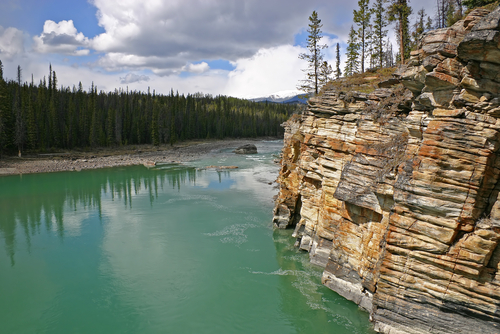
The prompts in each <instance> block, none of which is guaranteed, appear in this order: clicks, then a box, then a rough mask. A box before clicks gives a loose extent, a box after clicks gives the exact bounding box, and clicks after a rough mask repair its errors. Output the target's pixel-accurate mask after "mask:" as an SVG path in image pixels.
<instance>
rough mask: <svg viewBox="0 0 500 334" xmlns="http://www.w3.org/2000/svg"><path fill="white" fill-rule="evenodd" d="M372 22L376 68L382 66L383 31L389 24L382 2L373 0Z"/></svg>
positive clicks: (384, 31)
mask: <svg viewBox="0 0 500 334" xmlns="http://www.w3.org/2000/svg"><path fill="white" fill-rule="evenodd" d="M372 14H373V16H374V20H373V38H372V42H373V56H374V58H375V60H376V64H377V66H378V67H383V66H384V39H385V38H386V37H387V30H386V29H385V28H386V27H387V26H388V25H389V22H387V17H386V10H385V7H384V0H375V3H374V5H373V8H372Z"/></svg>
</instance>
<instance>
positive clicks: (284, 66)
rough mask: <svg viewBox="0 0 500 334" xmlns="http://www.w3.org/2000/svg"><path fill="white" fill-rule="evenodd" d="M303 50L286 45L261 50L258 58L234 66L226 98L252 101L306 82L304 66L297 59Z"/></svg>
mask: <svg viewBox="0 0 500 334" xmlns="http://www.w3.org/2000/svg"><path fill="white" fill-rule="evenodd" d="M304 51H305V49H302V48H300V47H296V46H291V45H283V46H279V47H275V48H268V49H261V50H259V51H258V52H257V54H256V55H254V56H253V57H249V58H242V59H239V60H237V61H236V62H234V65H235V67H236V68H235V69H234V70H233V71H231V73H230V74H229V80H228V83H227V86H226V89H225V94H228V95H232V96H238V97H245V98H253V97H261V96H267V95H269V94H270V93H274V92H277V91H283V90H290V89H291V88H293V87H294V86H295V85H296V84H297V83H298V81H299V80H301V79H303V77H304V73H303V72H302V71H301V68H304V63H303V61H302V60H300V59H299V58H298V57H297V55H298V54H299V53H301V52H304Z"/></svg>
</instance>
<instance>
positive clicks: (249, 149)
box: [233, 144, 257, 154]
mask: <svg viewBox="0 0 500 334" xmlns="http://www.w3.org/2000/svg"><path fill="white" fill-rule="evenodd" d="M233 153H236V154H257V146H255V145H254V144H245V145H242V146H240V147H238V148H237V149H235V150H234V151H233Z"/></svg>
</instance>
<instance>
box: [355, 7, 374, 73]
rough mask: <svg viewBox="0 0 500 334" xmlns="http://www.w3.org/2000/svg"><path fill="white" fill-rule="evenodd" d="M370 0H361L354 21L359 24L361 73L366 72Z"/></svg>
mask: <svg viewBox="0 0 500 334" xmlns="http://www.w3.org/2000/svg"><path fill="white" fill-rule="evenodd" d="M369 3H370V0H359V1H358V6H359V9H358V10H354V11H353V13H354V23H356V25H358V27H359V28H358V32H357V33H358V37H359V49H360V50H361V73H364V72H365V59H366V58H365V55H366V48H367V40H368V38H367V34H366V33H367V30H368V26H369V25H370V17H371V11H370V9H369V7H368V4H369Z"/></svg>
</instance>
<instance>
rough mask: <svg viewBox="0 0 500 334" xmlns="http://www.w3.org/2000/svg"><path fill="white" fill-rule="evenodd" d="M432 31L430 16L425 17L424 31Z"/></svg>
mask: <svg viewBox="0 0 500 334" xmlns="http://www.w3.org/2000/svg"><path fill="white" fill-rule="evenodd" d="M429 30H432V19H431V17H430V16H427V22H426V23H425V31H429Z"/></svg>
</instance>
